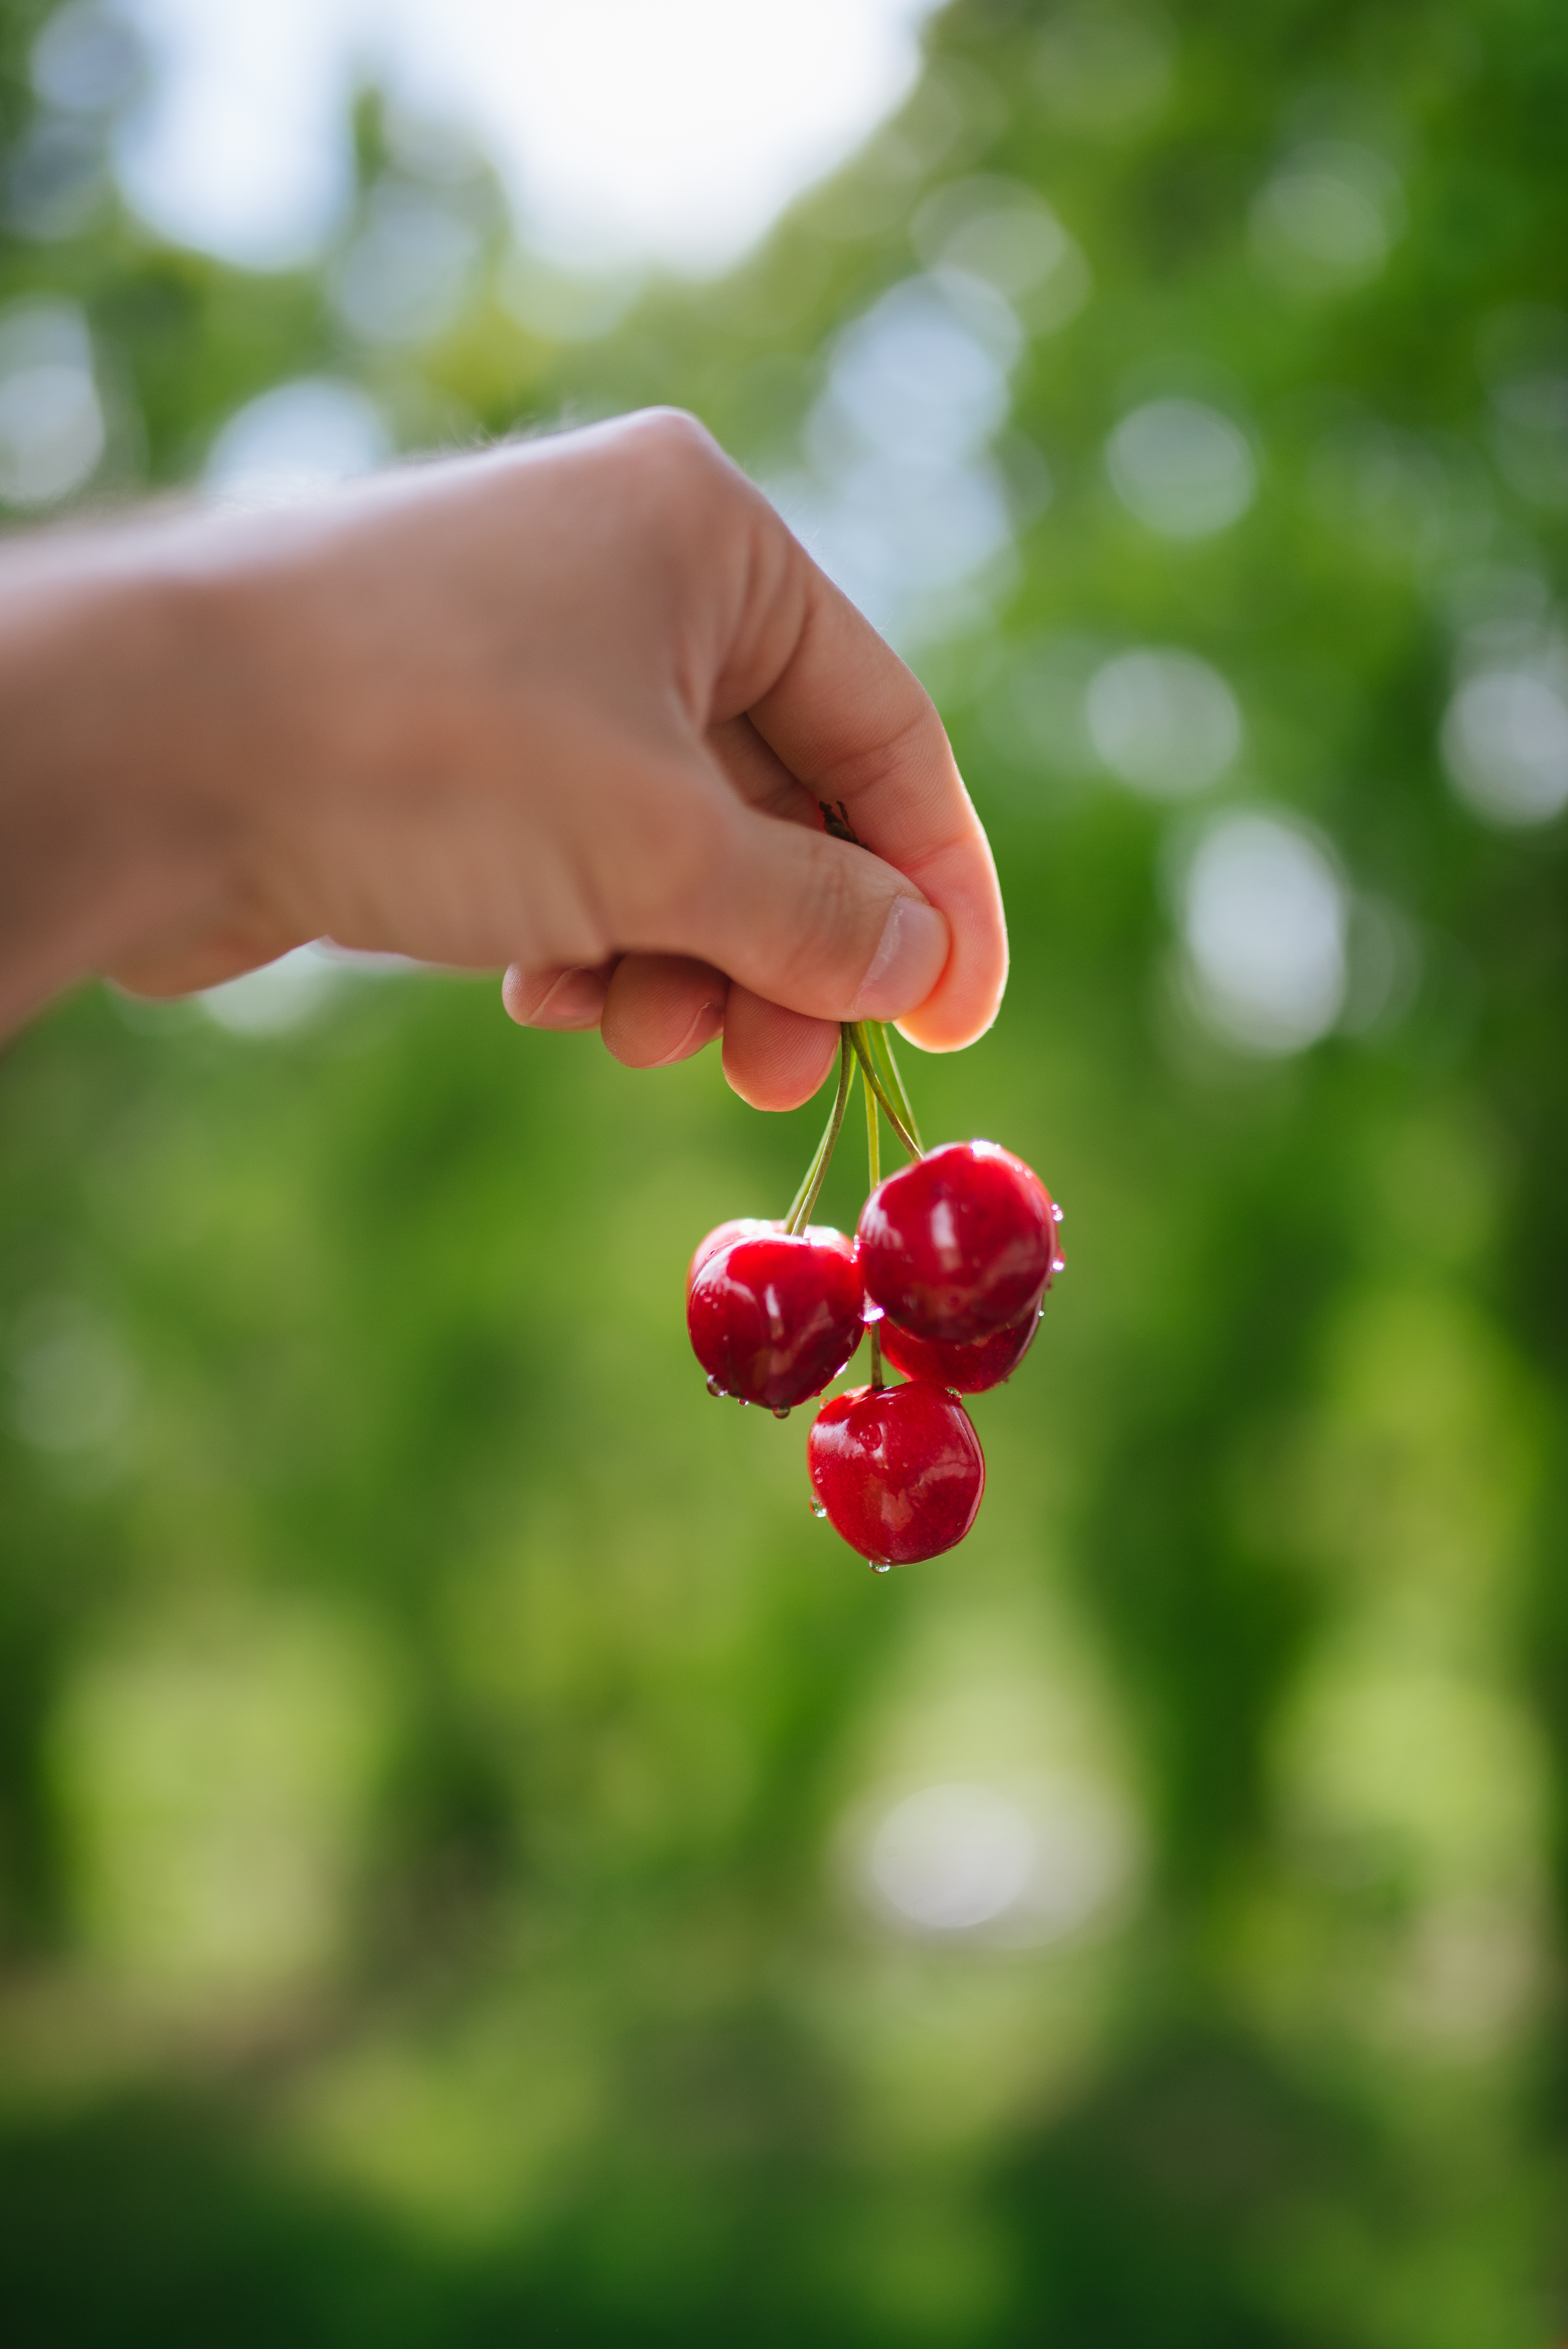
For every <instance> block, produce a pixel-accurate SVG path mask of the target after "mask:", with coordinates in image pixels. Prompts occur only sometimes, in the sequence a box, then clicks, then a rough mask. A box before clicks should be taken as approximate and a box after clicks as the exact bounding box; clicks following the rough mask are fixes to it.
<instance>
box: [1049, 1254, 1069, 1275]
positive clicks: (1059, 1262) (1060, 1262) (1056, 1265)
mask: <svg viewBox="0 0 1568 2349" xmlns="http://www.w3.org/2000/svg"><path fill="white" fill-rule="evenodd" d="M1051 1269H1052V1271H1053V1272H1065V1271H1066V1269H1067V1259H1066V1257H1064V1256H1059V1257H1054V1259H1053V1261H1052V1265H1051Z"/></svg>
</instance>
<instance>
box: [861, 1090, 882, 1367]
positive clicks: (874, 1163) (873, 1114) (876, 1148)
mask: <svg viewBox="0 0 1568 2349" xmlns="http://www.w3.org/2000/svg"><path fill="white" fill-rule="evenodd" d="M860 1074H861V1077H862V1079H863V1080H864V1082H865V1086H866V1160H867V1172H868V1173H869V1174H870V1177H871V1183H870V1187H871V1189H872V1190H873V1191H874V1190H875V1189H876V1188H877V1184H878V1183H879V1182H880V1181H881V1180H882V1137H881V1135H880V1133H878V1132H877V1096H876V1094H875V1093H874V1092H872V1090H871V1081H870V1078H869V1077H868V1076H867V1070H866V1062H865V1061H864V1060H862V1061H861V1063H860ZM871 1383H872V1385H873V1386H874V1387H879V1386H881V1385H883V1384H884V1383H885V1381H884V1380H883V1377H882V1339H881V1335H880V1333H879V1331H878V1330H877V1324H876V1323H875V1321H873V1322H872V1324H871Z"/></svg>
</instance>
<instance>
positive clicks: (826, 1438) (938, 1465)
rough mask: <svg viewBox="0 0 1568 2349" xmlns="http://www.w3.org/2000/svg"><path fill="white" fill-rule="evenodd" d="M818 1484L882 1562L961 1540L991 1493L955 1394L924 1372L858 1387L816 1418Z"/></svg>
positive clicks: (823, 1500)
mask: <svg viewBox="0 0 1568 2349" xmlns="http://www.w3.org/2000/svg"><path fill="white" fill-rule="evenodd" d="M806 1462H807V1465H808V1466H809V1468H810V1471H811V1486H812V1491H813V1492H814V1493H815V1495H816V1499H817V1504H818V1506H819V1507H820V1508H821V1509H822V1510H823V1511H824V1512H825V1513H826V1516H828V1518H829V1519H830V1520H831V1521H832V1525H833V1528H834V1531H835V1532H836V1533H839V1534H842V1535H843V1537H844V1538H845V1540H846V1542H847V1543H848V1544H849V1546H850V1547H851V1549H857V1550H858V1551H859V1552H860V1555H861V1557H868V1558H869V1559H870V1561H871V1563H872V1565H873V1566H912V1565H913V1564H914V1563H915V1561H916V1560H917V1559H918V1558H922V1557H937V1556H938V1554H939V1553H940V1551H942V1550H944V1549H951V1548H952V1547H953V1545H954V1543H955V1542H961V1541H962V1539H963V1537H964V1536H965V1534H967V1533H968V1531H969V1529H970V1527H971V1526H972V1525H973V1523H974V1521H975V1516H976V1515H977V1513H978V1511H979V1508H980V1497H981V1494H982V1493H983V1492H984V1490H985V1455H984V1454H983V1453H982V1452H981V1448H980V1438H979V1436H978V1435H977V1434H976V1433H975V1432H974V1429H973V1426H972V1425H971V1422H970V1416H969V1413H968V1412H966V1411H965V1409H964V1407H963V1405H962V1403H961V1402H959V1401H958V1399H957V1398H956V1396H953V1395H950V1394H948V1393H947V1392H944V1390H943V1389H942V1388H941V1387H935V1386H931V1385H929V1384H928V1382H927V1381H925V1380H924V1379H917V1380H914V1381H911V1383H910V1384H909V1386H904V1387H855V1388H852V1389H851V1391H850V1392H849V1393H848V1394H841V1395H835V1396H834V1398H833V1401H832V1402H828V1403H824V1405H823V1407H822V1409H821V1410H820V1411H819V1412H818V1413H817V1415H816V1420H815V1424H814V1426H813V1428H812V1431H811V1435H810V1439H809V1441H808V1443H807V1444H806Z"/></svg>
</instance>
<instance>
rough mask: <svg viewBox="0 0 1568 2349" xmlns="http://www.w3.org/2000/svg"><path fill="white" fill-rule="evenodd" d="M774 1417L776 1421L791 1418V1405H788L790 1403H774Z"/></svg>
mask: <svg viewBox="0 0 1568 2349" xmlns="http://www.w3.org/2000/svg"><path fill="white" fill-rule="evenodd" d="M788 1417H789V1405H788V1403H787V1402H775V1403H774V1418H775V1419H787V1418H788Z"/></svg>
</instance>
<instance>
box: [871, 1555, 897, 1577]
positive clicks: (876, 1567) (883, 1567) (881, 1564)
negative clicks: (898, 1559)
mask: <svg viewBox="0 0 1568 2349" xmlns="http://www.w3.org/2000/svg"><path fill="white" fill-rule="evenodd" d="M866 1563H867V1566H868V1567H869V1568H870V1569H871V1571H872V1573H873V1574H891V1573H892V1571H893V1561H892V1559H891V1558H890V1557H868V1558H867V1561H866Z"/></svg>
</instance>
